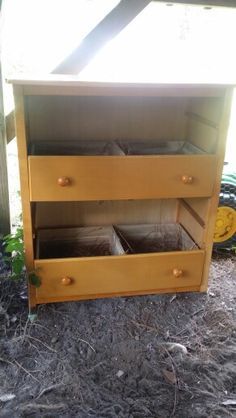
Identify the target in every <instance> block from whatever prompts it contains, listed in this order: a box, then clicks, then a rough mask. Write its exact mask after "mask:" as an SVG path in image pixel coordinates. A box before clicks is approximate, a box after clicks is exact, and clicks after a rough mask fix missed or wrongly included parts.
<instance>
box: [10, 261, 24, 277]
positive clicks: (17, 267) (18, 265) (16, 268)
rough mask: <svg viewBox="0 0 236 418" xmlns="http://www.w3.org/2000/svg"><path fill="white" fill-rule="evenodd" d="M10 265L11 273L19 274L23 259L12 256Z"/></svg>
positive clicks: (21, 270) (22, 266)
mask: <svg viewBox="0 0 236 418" xmlns="http://www.w3.org/2000/svg"><path fill="white" fill-rule="evenodd" d="M11 266H12V271H13V274H15V275H16V276H20V275H21V273H22V272H23V269H24V260H23V259H22V258H21V257H14V258H13V259H12V262H11Z"/></svg>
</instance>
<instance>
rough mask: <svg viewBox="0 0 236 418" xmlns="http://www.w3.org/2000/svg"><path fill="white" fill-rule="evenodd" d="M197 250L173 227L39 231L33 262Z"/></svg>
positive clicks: (192, 242) (136, 226)
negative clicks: (34, 260) (50, 259)
mask: <svg viewBox="0 0 236 418" xmlns="http://www.w3.org/2000/svg"><path fill="white" fill-rule="evenodd" d="M196 249H198V246H197V245H196V244H195V242H194V241H193V240H192V238H190V236H189V235H188V234H187V232H186V231H185V230H184V229H183V227H182V226H181V225H179V224H177V223H171V224H169V223H168V224H143V225H119V226H114V228H113V227H112V226H105V227H102V226H97V227H81V228H60V229H46V230H39V231H38V234H37V246H36V257H37V259H49V258H52V259H54V258H67V257H73V258H77V257H78V258H80V257H99V256H110V255H123V254H147V253H160V252H173V251H191V250H196Z"/></svg>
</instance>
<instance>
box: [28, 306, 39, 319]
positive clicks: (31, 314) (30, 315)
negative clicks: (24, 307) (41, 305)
mask: <svg viewBox="0 0 236 418" xmlns="http://www.w3.org/2000/svg"><path fill="white" fill-rule="evenodd" d="M37 317H38V313H37V307H36V306H35V307H30V308H29V313H28V319H29V321H30V322H34V321H36V320H37Z"/></svg>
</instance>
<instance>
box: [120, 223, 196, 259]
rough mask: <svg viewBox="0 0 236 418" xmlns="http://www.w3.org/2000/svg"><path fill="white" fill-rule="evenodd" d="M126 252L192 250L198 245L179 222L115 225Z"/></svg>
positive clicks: (143, 252)
mask: <svg viewBox="0 0 236 418" xmlns="http://www.w3.org/2000/svg"><path fill="white" fill-rule="evenodd" d="M114 228H115V231H116V233H117V235H118V237H119V238H120V240H121V243H122V246H123V248H124V250H125V253H126V254H145V253H159V252H172V251H190V250H196V249H198V246H197V245H196V244H195V242H194V241H193V240H192V238H191V237H190V236H189V235H188V234H187V232H186V231H185V230H184V228H183V227H182V226H181V225H180V224H178V223H167V224H148V225H119V226H116V227H114Z"/></svg>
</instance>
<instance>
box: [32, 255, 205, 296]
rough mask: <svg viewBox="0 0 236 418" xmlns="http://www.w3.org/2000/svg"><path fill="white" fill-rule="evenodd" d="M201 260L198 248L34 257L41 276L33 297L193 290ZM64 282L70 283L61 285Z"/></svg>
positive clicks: (115, 294)
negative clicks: (51, 257)
mask: <svg viewBox="0 0 236 418" xmlns="http://www.w3.org/2000/svg"><path fill="white" fill-rule="evenodd" d="M203 263H204V251H202V250H196V251H195V250H194V251H184V252H170V253H153V254H139V255H121V256H109V257H88V258H80V259H78V258H71V259H65V258H64V259H53V260H52V259H48V260H35V268H36V269H38V275H39V276H40V278H41V286H40V287H39V288H37V290H36V299H37V303H47V302H56V301H63V300H73V299H74V300H76V299H90V298H97V297H106V296H119V295H120V296H121V295H134V294H147V293H159V292H163V291H166V292H171V291H174V292H177V291H197V290H199V288H200V284H201V278H202V269H203ZM176 271H177V273H179V271H182V275H181V276H180V277H176ZM177 276H178V274H177ZM65 278H66V279H65ZM63 281H64V284H63ZM67 281H71V283H69V284H65V282H66V283H67Z"/></svg>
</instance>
